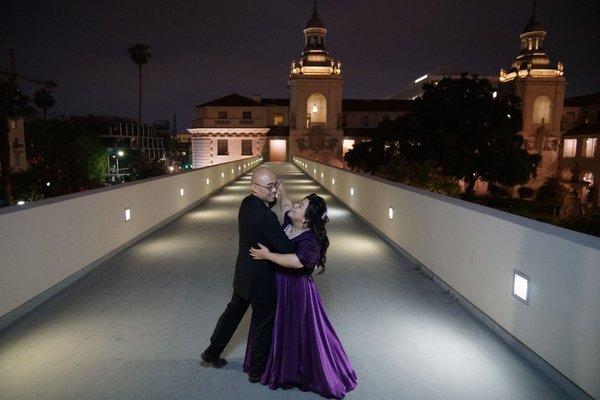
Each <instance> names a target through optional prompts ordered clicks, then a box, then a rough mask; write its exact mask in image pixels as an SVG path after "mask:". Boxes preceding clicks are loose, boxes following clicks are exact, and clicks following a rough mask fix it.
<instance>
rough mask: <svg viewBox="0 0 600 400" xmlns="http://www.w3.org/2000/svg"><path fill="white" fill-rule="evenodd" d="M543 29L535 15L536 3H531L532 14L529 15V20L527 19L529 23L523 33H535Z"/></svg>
mask: <svg viewBox="0 0 600 400" xmlns="http://www.w3.org/2000/svg"><path fill="white" fill-rule="evenodd" d="M544 30H545V29H544V27H543V25H542V23H541V22H540V20H539V18H538V15H537V1H534V2H533V12H532V13H531V18H529V22H528V23H527V25H525V28H524V29H523V33H526V32H536V31H544Z"/></svg>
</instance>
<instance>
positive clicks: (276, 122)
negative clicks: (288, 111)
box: [273, 113, 283, 125]
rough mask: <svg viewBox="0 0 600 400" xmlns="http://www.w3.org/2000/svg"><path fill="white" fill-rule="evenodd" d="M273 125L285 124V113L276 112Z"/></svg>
mask: <svg viewBox="0 0 600 400" xmlns="http://www.w3.org/2000/svg"><path fill="white" fill-rule="evenodd" d="M273 125H283V114H281V113H277V114H275V116H274V117H273Z"/></svg>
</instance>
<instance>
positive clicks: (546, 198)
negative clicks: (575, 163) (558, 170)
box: [535, 176, 568, 206]
mask: <svg viewBox="0 0 600 400" xmlns="http://www.w3.org/2000/svg"><path fill="white" fill-rule="evenodd" d="M567 192H568V189H567V188H566V187H564V186H563V185H561V184H560V181H559V180H558V178H557V177H555V176H553V177H550V178H548V179H546V181H545V182H544V184H543V185H542V186H540V187H539V188H538V190H537V192H536V193H535V201H538V202H540V203H546V204H553V205H557V206H559V205H562V202H563V199H564V197H565V195H566V194H567Z"/></svg>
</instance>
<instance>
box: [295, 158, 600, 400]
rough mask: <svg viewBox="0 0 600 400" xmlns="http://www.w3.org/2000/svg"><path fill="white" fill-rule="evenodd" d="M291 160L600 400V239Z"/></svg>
mask: <svg viewBox="0 0 600 400" xmlns="http://www.w3.org/2000/svg"><path fill="white" fill-rule="evenodd" d="M293 162H294V163H295V164H296V165H297V166H298V167H300V168H301V169H302V170H303V171H304V172H306V173H307V174H308V175H309V176H311V177H313V178H314V179H315V181H317V182H318V183H319V184H321V185H322V186H323V187H324V188H325V189H327V190H328V191H329V192H330V193H332V194H333V195H334V196H335V197H337V198H338V199H339V200H341V201H342V202H343V203H344V204H345V205H346V206H348V207H349V208H350V209H351V210H352V211H353V212H354V213H356V214H357V215H358V216H360V217H361V218H362V219H363V220H365V221H366V222H367V223H369V224H370V225H371V226H372V227H374V228H375V229H376V230H378V231H379V232H380V233H381V234H382V235H383V236H384V237H385V238H386V239H387V240H388V241H389V242H390V243H391V244H393V245H395V246H397V247H399V248H400V249H401V250H402V251H404V252H405V253H407V254H408V255H409V256H410V257H411V258H413V260H414V261H415V263H417V265H419V266H420V267H421V268H423V269H424V270H425V271H428V272H429V273H431V275H432V278H433V279H434V280H435V281H436V282H437V283H438V284H440V285H441V286H442V287H444V288H446V289H449V291H450V292H451V293H453V294H454V295H455V296H456V298H457V299H458V300H459V301H461V302H462V303H463V304H464V305H465V306H466V307H467V308H468V309H470V310H471V311H473V313H474V314H475V315H476V316H478V317H479V318H480V319H481V320H482V321H484V322H485V323H486V324H487V325H488V326H489V327H490V328H492V329H493V330H494V331H495V332H496V333H498V334H499V335H500V336H501V337H503V339H505V340H506V341H507V342H508V343H510V344H511V345H513V346H514V347H515V348H516V349H517V350H519V351H521V353H522V354H524V355H525V356H526V357H528V358H530V359H531V360H532V361H533V362H535V363H537V364H538V366H540V367H541V368H542V370H543V371H544V372H545V373H546V374H547V375H549V376H550V377H551V378H552V379H553V380H555V381H557V382H558V383H559V384H561V385H562V386H563V387H564V388H565V389H566V390H568V391H569V392H570V393H571V395H573V396H575V397H576V398H589V396H590V395H591V396H593V397H595V398H598V399H600V379H599V377H600V356H599V355H600V239H599V238H597V237H593V236H589V235H585V234H582V233H578V232H574V231H570V230H567V229H563V228H560V227H556V226H552V225H549V224H545V223H541V222H538V221H534V220H530V219H527V218H523V217H519V216H516V215H512V214H508V213H505V212H502V211H498V210H494V209H491V208H488V207H483V206H480V205H477V204H473V203H469V202H465V201H462V200H459V199H455V198H451V197H447V196H441V195H437V194H435V193H431V192H428V191H425V190H421V189H417V188H413V187H409V186H406V185H402V184H397V183H394V182H389V181H385V180H382V179H378V178H374V177H371V176H367V175H363V174H356V173H352V172H350V171H347V170H343V169H339V168H335V167H331V166H328V165H324V164H320V163H317V162H314V161H310V160H307V159H303V158H300V157H293ZM348 245H350V246H351V245H352V244H351V243H348ZM373 262H374V263H376V262H377V260H373ZM523 297H525V298H523ZM573 383H574V384H575V385H573ZM586 392H587V394H586Z"/></svg>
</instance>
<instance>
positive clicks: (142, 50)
mask: <svg viewBox="0 0 600 400" xmlns="http://www.w3.org/2000/svg"><path fill="white" fill-rule="evenodd" d="M129 57H130V58H131V61H133V62H134V63H136V64H137V66H138V68H139V70H140V97H139V107H138V137H137V148H138V152H139V153H140V172H141V170H142V153H141V149H142V148H141V140H140V131H141V129H142V67H143V66H144V65H145V64H147V63H148V61H150V59H151V58H152V54H150V45H148V44H145V43H134V44H132V45H131V46H129Z"/></svg>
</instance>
